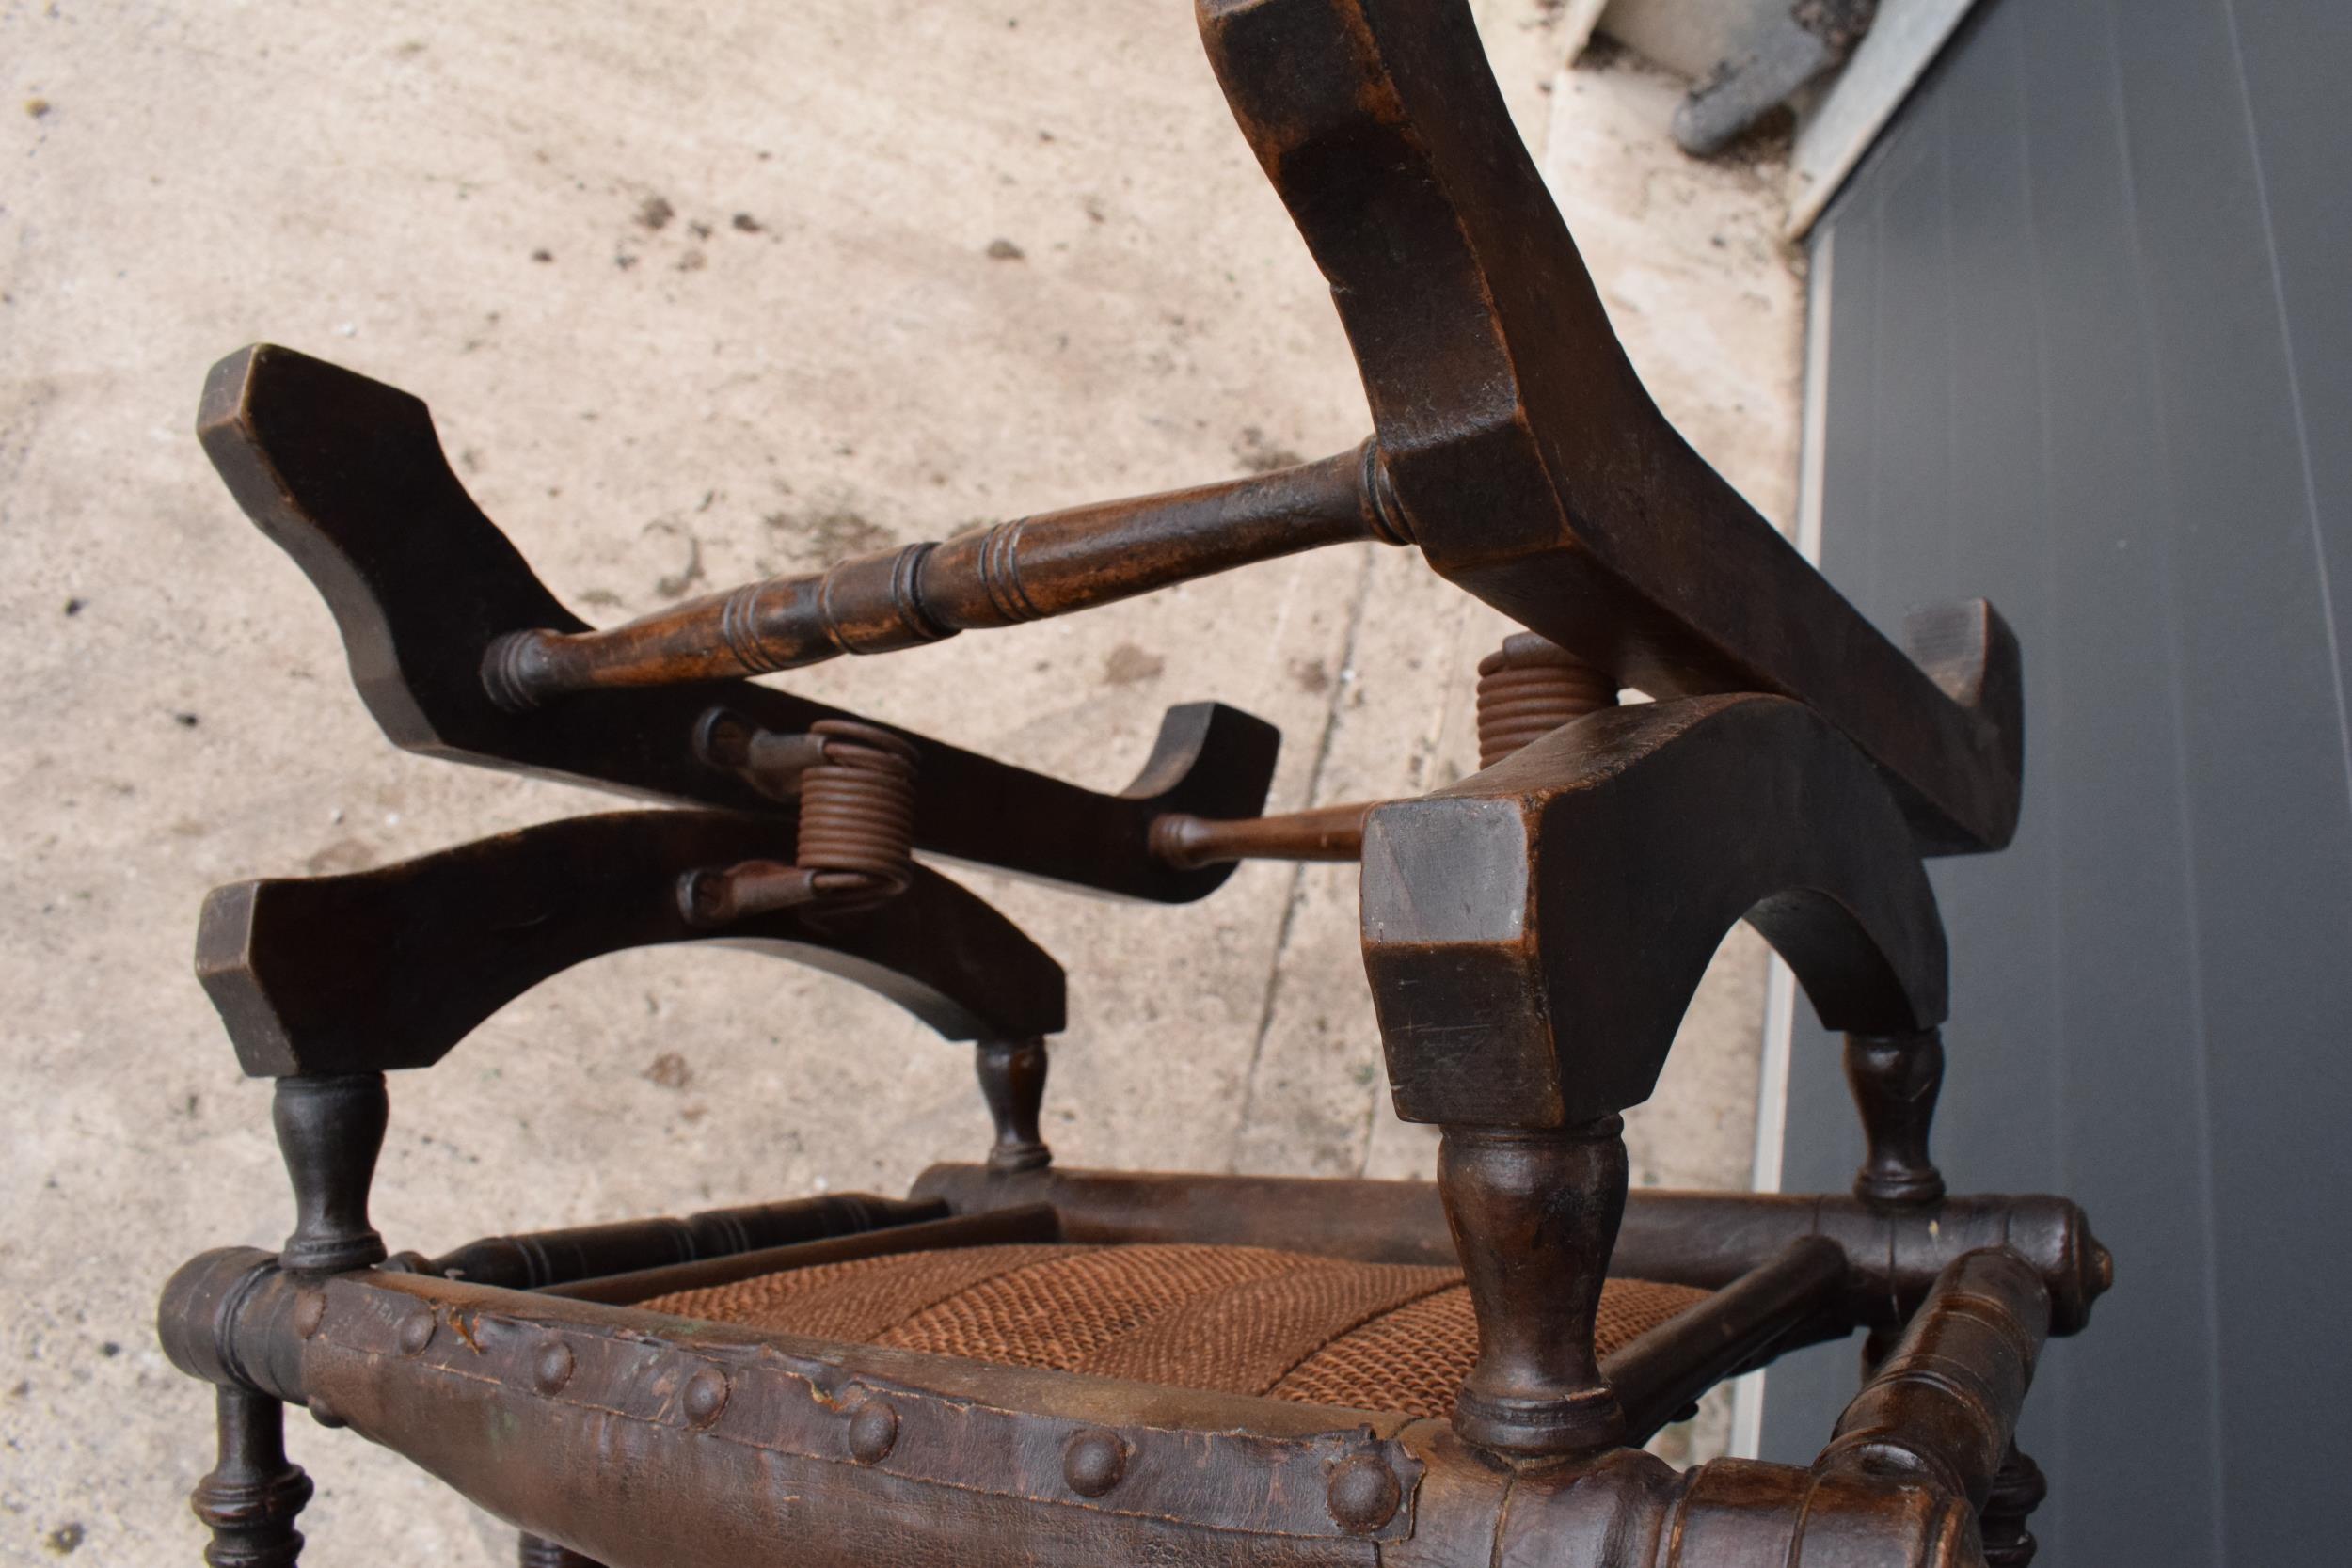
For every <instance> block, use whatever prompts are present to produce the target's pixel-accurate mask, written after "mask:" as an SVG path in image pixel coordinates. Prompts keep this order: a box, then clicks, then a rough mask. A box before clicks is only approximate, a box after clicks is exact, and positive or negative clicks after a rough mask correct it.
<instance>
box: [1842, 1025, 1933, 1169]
mask: <svg viewBox="0 0 2352 1568" xmlns="http://www.w3.org/2000/svg"><path fill="white" fill-rule="evenodd" d="M1846 1085H1847V1086H1848V1087H1849V1088H1851V1090H1852V1091H1853V1100H1854V1105H1855V1107H1856V1108H1857V1109H1858V1110H1859V1111H1860V1112H1861V1113H1862V1132H1863V1137H1864V1140H1865V1144H1866V1152H1865V1154H1864V1156H1863V1161H1862V1168H1861V1169H1860V1170H1858V1171H1856V1172H1855V1173H1854V1179H1853V1191H1854V1196H1856V1197H1858V1198H1861V1199H1863V1200H1864V1201H1865V1202H1868V1203H1883V1204H1892V1205H1902V1204H1917V1203H1932V1202H1934V1201H1935V1200H1936V1199H1937V1198H1940V1197H1942V1196H1944V1173H1943V1172H1942V1171H1939V1170H1937V1169H1936V1168H1935V1162H1934V1161H1933V1160H1931V1159H1930V1158H1929V1157H1928V1131H1929V1129H1930V1127H1931V1126H1932V1125H1933V1123H1934V1120H1935V1097H1936V1093H1937V1091H1938V1090H1939V1089H1941V1088H1942V1087H1943V1085H1944V1036H1943V1034H1942V1032H1941V1031H1940V1030H1935V1029H1922V1030H1919V1031H1916V1032H1915V1033H1912V1034H1903V1035H1853V1034H1850V1035H1848V1036H1847V1037H1846Z"/></svg>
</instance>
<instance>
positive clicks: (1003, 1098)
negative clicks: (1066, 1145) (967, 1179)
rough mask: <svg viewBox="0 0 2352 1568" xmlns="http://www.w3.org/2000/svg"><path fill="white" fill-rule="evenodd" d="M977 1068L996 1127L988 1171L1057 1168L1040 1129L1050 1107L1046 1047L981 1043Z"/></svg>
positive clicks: (1026, 1042)
mask: <svg viewBox="0 0 2352 1568" xmlns="http://www.w3.org/2000/svg"><path fill="white" fill-rule="evenodd" d="M973 1065H974V1067H975V1069H977V1072H978V1074H979V1079H980V1098H981V1099H982V1100H985V1101H987V1102H988V1116H989V1119H990V1120H991V1121H992V1122H993V1123H994V1124H995V1127H996V1142H995V1144H994V1146H993V1147H992V1148H990V1149H989V1151H988V1168H989V1169H991V1170H999V1171H1017V1170H1037V1169H1040V1168H1041V1167H1042V1166H1045V1165H1050V1164H1053V1163H1054V1151H1053V1150H1052V1149H1050V1148H1046V1147H1045V1140H1044V1138H1043V1137H1042V1136H1041V1135H1040V1134H1039V1132H1038V1125H1037V1124H1038V1113H1039V1111H1040V1110H1041V1108H1042V1107H1043V1105H1044V1103H1045V1066H1046V1063H1045V1041H1044V1040H1043V1039H1042V1038H1040V1037H1030V1038H1028V1039H1019V1040H981V1041H980V1042H979V1043H978V1044H977V1046H975V1047H974V1049H973Z"/></svg>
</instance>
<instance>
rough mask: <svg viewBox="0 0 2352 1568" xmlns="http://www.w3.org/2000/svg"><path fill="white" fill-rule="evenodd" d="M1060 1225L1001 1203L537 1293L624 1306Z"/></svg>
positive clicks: (1049, 1233) (1033, 1235) (1030, 1237)
mask: <svg viewBox="0 0 2352 1568" xmlns="http://www.w3.org/2000/svg"><path fill="white" fill-rule="evenodd" d="M1060 1240H1061V1227H1060V1225H1059V1223H1058V1222H1057V1220H1056V1218H1055V1215H1054V1211H1053V1210H1051V1209H1050V1208H1047V1207H1045V1206H1044V1205H1042V1204H1039V1205H1036V1206H1034V1207H1031V1208H1025V1209H1001V1210H997V1211H995V1212H991V1213H986V1214H956V1215H950V1216H949V1217H947V1218H946V1219H937V1220H918V1221H916V1222H914V1223H913V1224H910V1225H898V1226H892V1227H889V1228H888V1229H884V1230H867V1231H861V1232H858V1233H856V1234H853V1235H847V1236H828V1237H825V1238H823V1239H821V1240H818V1241H813V1242H795V1243H791V1244H789V1245H787V1246H772V1247H760V1248H758V1249H756V1250H754V1251H751V1252H737V1253H726V1254H722V1255H720V1256H718V1257H714V1258H703V1259H696V1260H695V1261H693V1262H691V1263H671V1264H668V1265H666V1266H664V1267H660V1268H652V1269H635V1270H631V1271H630V1272H629V1273H628V1274H611V1275H599V1276H597V1277H596V1278H593V1279H578V1280H573V1281H571V1282H570V1283H568V1284H564V1285H549V1286H547V1287H545V1288H543V1289H542V1290H541V1291H539V1292H538V1293H539V1294H541V1295H547V1296H562V1297H564V1299H566V1300H569V1301H596V1302H611V1303H615V1304H618V1305H622V1306H627V1305H628V1304H629V1303H632V1302H640V1301H650V1300H652V1299H653V1298H654V1297H655V1296H664V1295H668V1294H670V1293H671V1292H672V1291H702V1290H707V1289H708V1288H709V1287H711V1286H713V1285H731V1284H733V1283H734V1282H735V1281H737V1280H739V1279H756V1278H758V1277H759V1276H760V1275H763V1274H781V1273H783V1272H784V1271H785V1270H787V1269H805V1268H811V1267H813V1266H815V1265H816V1264H818V1263H843V1262H847V1261H849V1260H850V1259H852V1258H881V1257H883V1256H885V1255H887V1254H892V1253H900V1252H936V1251H939V1250H940V1249H941V1248H943V1247H964V1246H1009V1245H1012V1244H1013V1243H1024V1242H1057V1241H1060Z"/></svg>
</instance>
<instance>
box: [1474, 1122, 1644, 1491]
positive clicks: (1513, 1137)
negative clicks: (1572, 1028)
mask: <svg viewBox="0 0 2352 1568" xmlns="http://www.w3.org/2000/svg"><path fill="white" fill-rule="evenodd" d="M1624 1132H1625V1121H1624V1118H1623V1117H1614V1116H1610V1117H1599V1118H1598V1119H1597V1120H1594V1121H1588V1122H1584V1123H1582V1124H1581V1125H1578V1126H1574V1127H1565V1128H1558V1129H1543V1130H1526V1129H1518V1128H1477V1127H1448V1128H1446V1129H1445V1130H1444V1135H1443V1139H1442V1141H1441V1142H1440V1144H1439V1145H1438V1195H1439V1196H1440V1197H1441V1198H1442V1199H1443V1200H1444V1203H1445V1214H1446V1223H1447V1224H1448V1225H1449V1226H1450V1227H1452V1229H1453V1232H1454V1249H1455V1251H1456V1252H1457V1253H1458V1254H1459V1256H1460V1258H1461V1259H1462V1274H1463V1278H1464V1280H1465V1282H1466V1283H1467V1284H1468V1285H1469V1286H1470V1305H1471V1307H1472V1309H1473V1310H1474V1311H1475V1312H1476V1314H1477V1318H1478V1362H1477V1364H1476V1365H1475V1366H1474V1367H1472V1368H1471V1370H1470V1376H1469V1377H1468V1378H1467V1379H1465V1380H1464V1382H1463V1384H1462V1386H1461V1390H1460V1392H1459V1393H1457V1394H1456V1395H1455V1397H1454V1431H1455V1432H1456V1433H1459V1434H1460V1435H1461V1436H1462V1437H1463V1439H1464V1440H1466V1441H1468V1442H1471V1443H1475V1444H1478V1445H1480V1446H1481V1447H1484V1448H1488V1449H1497V1450H1500V1451H1502V1452H1503V1453H1507V1454H1512V1455H1515V1456H1519V1457H1538V1456H1546V1455H1555V1454H1572V1453H1582V1452H1589V1451H1591V1450H1593V1449H1604V1448H1610V1447H1613V1446H1614V1445H1616V1444H1618V1443H1620V1442H1622V1441H1623V1440H1624V1437H1625V1414H1624V1412H1623V1411H1622V1410H1621V1409H1619V1407H1618V1404H1617V1397H1616V1395H1615V1393H1613V1391H1612V1390H1611V1389H1610V1386H1609V1385H1608V1382H1607V1381H1606V1380H1605V1379H1604V1378H1603V1377H1602V1376H1601V1372H1600V1364H1599V1361H1598V1360H1597V1357H1596V1356H1595V1354H1594V1351H1593V1328H1594V1323H1595V1320H1596V1318H1597V1315H1598V1313H1599V1309H1600V1292H1601V1283H1602V1281H1603V1279H1604V1278H1605V1277H1606V1276H1607V1275H1608V1273H1609V1255H1610V1253H1611V1252H1612V1251H1613V1249H1614V1247H1615V1245H1616V1241H1617V1226H1618V1223H1619V1221H1620V1220H1622V1219H1623V1218H1624V1215H1625V1196H1626V1153H1625V1138H1624Z"/></svg>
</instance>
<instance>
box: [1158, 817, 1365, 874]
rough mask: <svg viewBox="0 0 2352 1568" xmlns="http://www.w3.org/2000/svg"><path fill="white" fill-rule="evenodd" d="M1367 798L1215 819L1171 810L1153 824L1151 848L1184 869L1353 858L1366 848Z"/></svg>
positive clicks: (1350, 859) (1346, 859)
mask: <svg viewBox="0 0 2352 1568" xmlns="http://www.w3.org/2000/svg"><path fill="white" fill-rule="evenodd" d="M1371 810H1372V807H1371V806H1370V805H1369V804H1365V803H1357V804H1352V805H1339V806H1317V807H1315V808H1314V809H1313V810H1311V811H1295V812H1287V813H1284V814H1283V815H1281V816H1244V817H1237V818H1232V819H1230V820H1223V821H1219V820H1215V819H1212V818H1209V817H1204V816H1188V815H1186V814H1184V813H1181V812H1171V813H1170V814H1168V816H1163V817H1161V818H1159V819H1158V820H1157V821H1155V822H1153V823H1152V853H1153V854H1155V855H1157V856H1159V857H1160V859H1162V860H1164V861H1166V862H1167V863H1168V864H1170V865H1173V866H1176V867H1179V868H1180V869H1184V870H1192V869H1195V868H1197V867H1200V866H1204V865H1225V864H1230V863H1232V862H1235V861H1247V860H1265V861H1352V860H1355V859H1356V858H1358V857H1359V855H1361V854H1362V853H1363V848H1364V816H1365V814H1366V813H1368V812H1370V811H1371Z"/></svg>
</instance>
